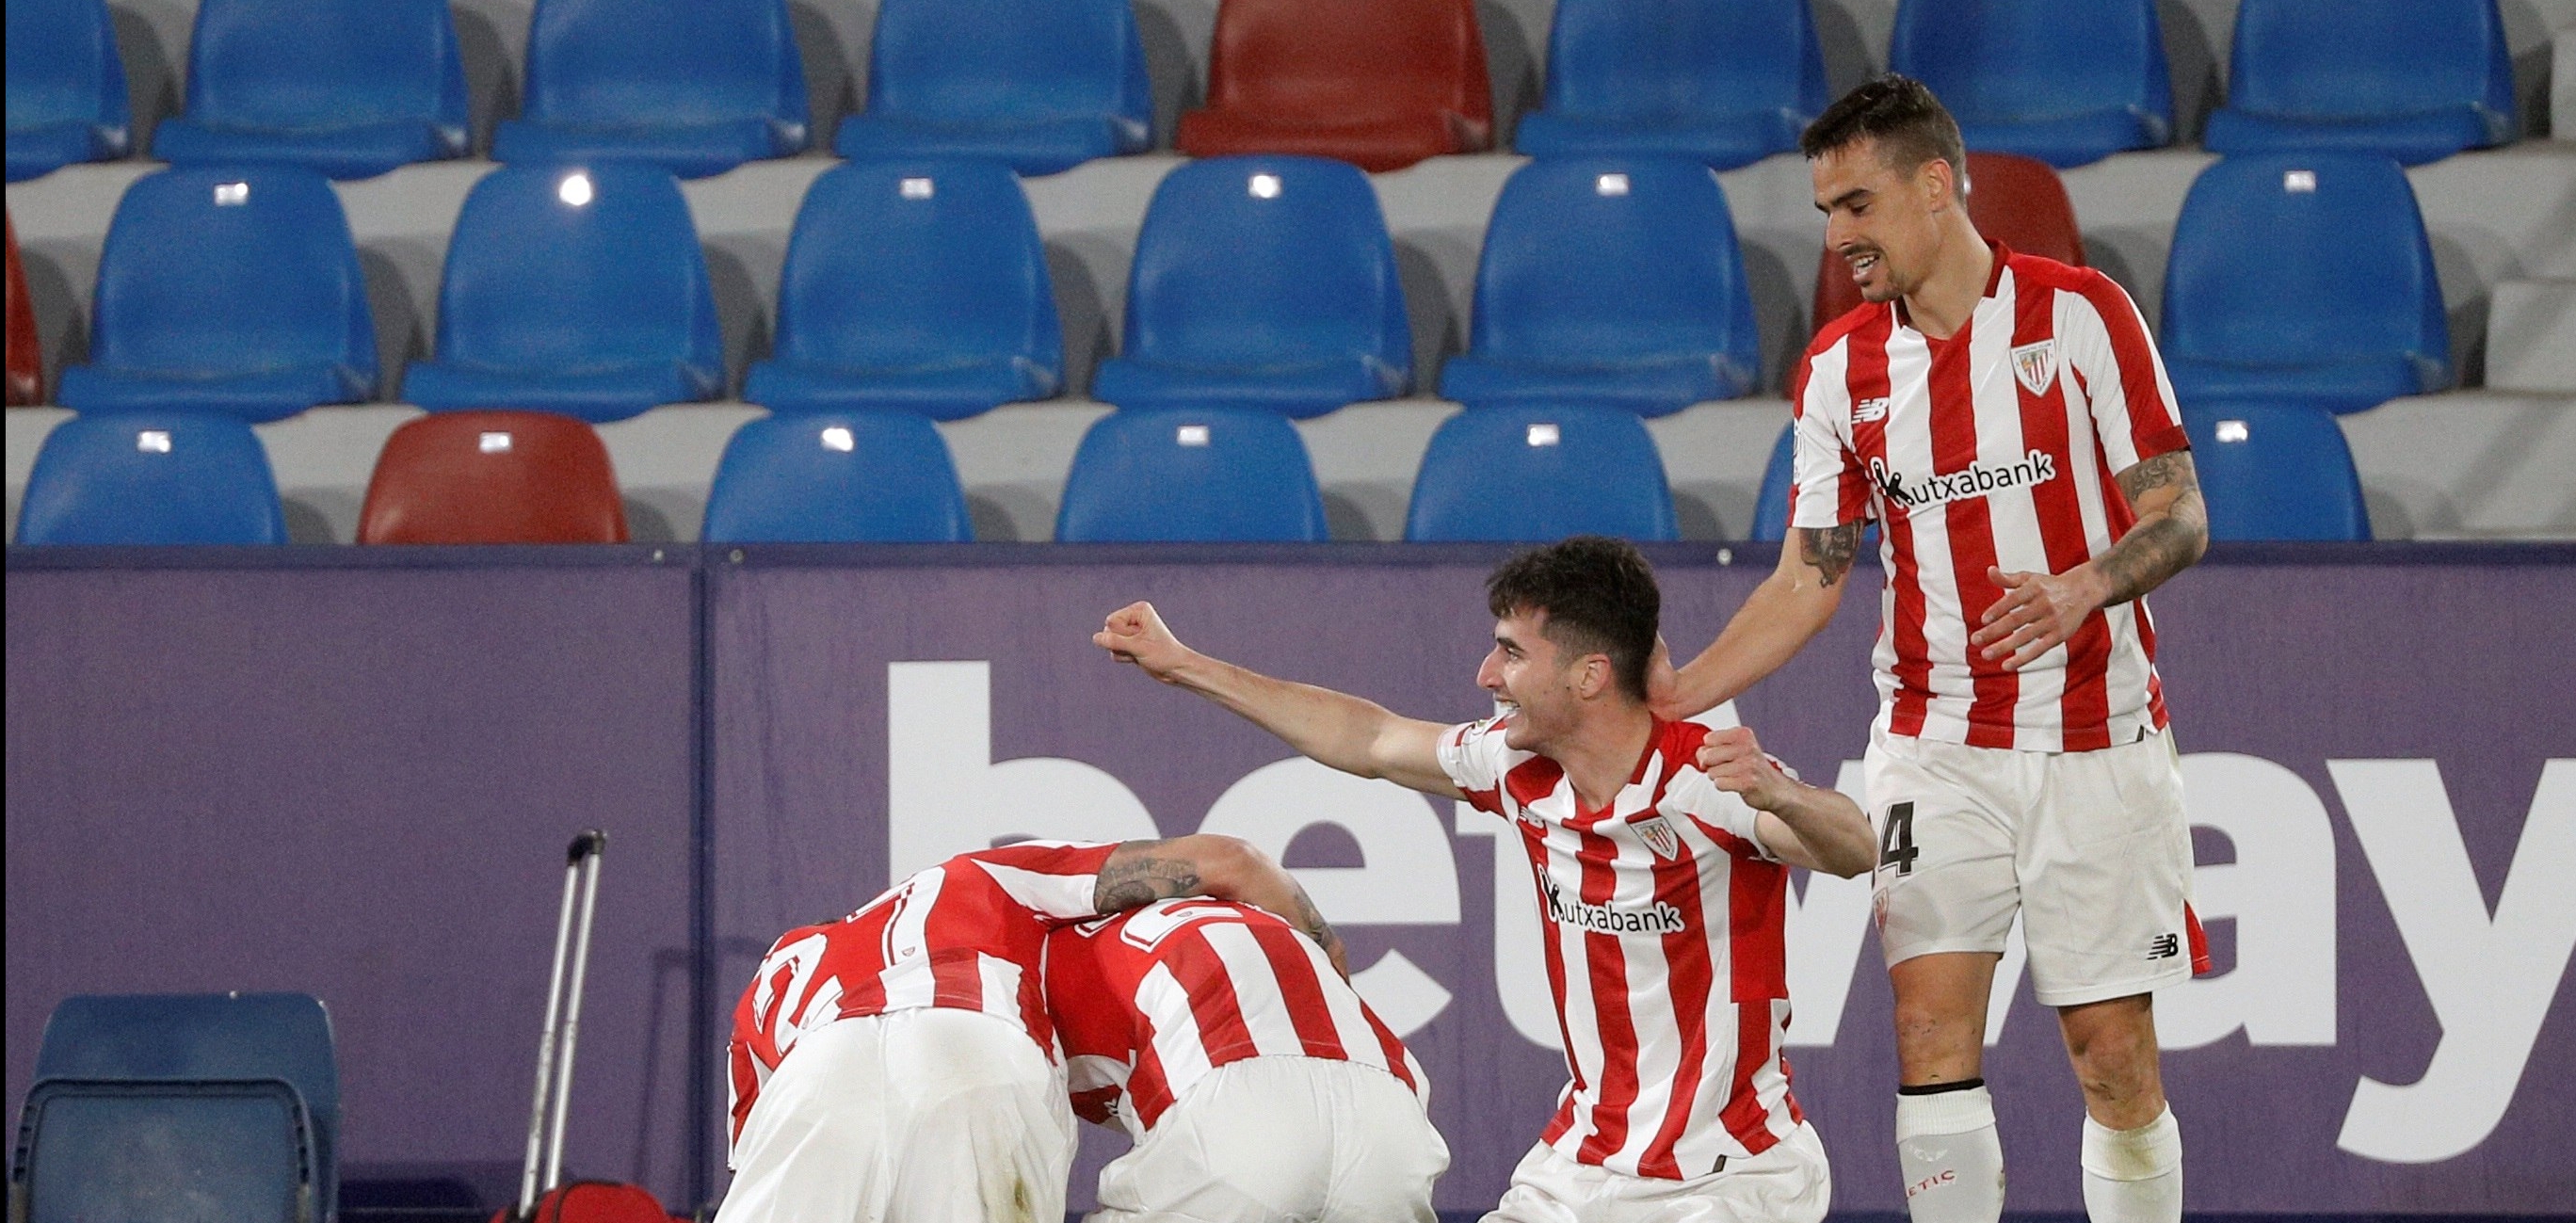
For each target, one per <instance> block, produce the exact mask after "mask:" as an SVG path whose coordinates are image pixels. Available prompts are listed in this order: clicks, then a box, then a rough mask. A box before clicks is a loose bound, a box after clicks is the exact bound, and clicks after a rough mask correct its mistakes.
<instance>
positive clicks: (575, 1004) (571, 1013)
mask: <svg viewBox="0 0 2576 1223" xmlns="http://www.w3.org/2000/svg"><path fill="white" fill-rule="evenodd" d="M607 846H608V834H607V833H604V832H601V831H599V830H598V829H596V828H594V829H591V830H589V831H587V832H584V833H582V834H581V836H579V837H577V838H575V839H574V841H573V851H574V852H575V853H578V854H581V855H582V857H581V864H580V871H581V883H582V888H581V924H580V925H579V926H578V927H576V928H575V930H574V933H573V946H572V981H571V984H570V985H569V986H568V987H567V988H566V989H565V991H564V1008H563V1043H562V1048H561V1050H560V1052H559V1053H558V1054H557V1056H556V1060H555V1067H554V1070H555V1088H554V1098H553V1100H552V1101H551V1103H552V1104H553V1106H554V1116H553V1118H552V1119H551V1120H550V1121H549V1122H548V1123H547V1134H546V1188H547V1189H548V1190H552V1189H553V1188H555V1187H556V1186H557V1185H560V1184H562V1183H563V1147H564V1111H565V1106H566V1105H567V1103H568V1102H569V1101H570V1099H571V1096H572V1056H573V1045H574V1043H575V1041H576V1039H577V1038H578V1036H579V1035H580V1032H581V986H582V981H583V980H584V978H585V977H586V976H587V975H588V973H589V970H590V927H591V917H592V915H593V914H594V912H595V911H596V910H597V908H598V906H599V854H600V851H601V850H602V849H605V848H607ZM585 851H586V852H585Z"/></svg>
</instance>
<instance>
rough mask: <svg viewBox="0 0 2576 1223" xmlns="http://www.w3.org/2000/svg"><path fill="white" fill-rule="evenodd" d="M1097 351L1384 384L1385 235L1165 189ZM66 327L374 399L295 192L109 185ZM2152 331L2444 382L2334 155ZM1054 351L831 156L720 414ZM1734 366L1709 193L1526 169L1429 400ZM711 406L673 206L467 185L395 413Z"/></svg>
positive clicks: (934, 382)
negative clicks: (424, 346) (405, 406)
mask: <svg viewBox="0 0 2576 1223" xmlns="http://www.w3.org/2000/svg"><path fill="white" fill-rule="evenodd" d="M1969 168H1970V172H1971V175H1970V181H1971V184H1972V187H1973V188H1974V189H1972V190H1971V192H1970V196H1969V198H1970V200H1971V207H1972V209H1974V210H1975V214H1976V216H1977V218H1978V220H1979V221H1980V223H1981V224H1984V225H1987V226H1989V228H1990V231H1991V232H1992V233H1993V234H1994V236H1996V237H1998V238H2000V239H2001V240H2003V241H2004V242H2006V243H2007V244H2008V245H2013V246H2016V247H2018V248H2023V249H2031V250H2034V251H2037V252H2039V253H2043V254H2049V255H2054V256H2057V257H2060V258H2067V259H2069V260H2071V261H2076V262H2080V261H2081V260H2082V258H2083V247H2082V239H2081V237H2080V235H2079V233H2078V231H2077V229H2076V225H2075V221H2074V216H2073V213H2072V210H2071V208H2069V207H2068V205H2067V203H2066V197H2065V193H2064V191H2063V189H2062V188H2061V187H2060V186H2059V185H2058V184H2057V182H2056V179H2055V175H2054V173H2053V172H2052V171H2050V170H2049V169H2048V168H2047V167H2046V166H2044V165H2041V164H2038V163H2036V162H2031V161H2027V160H2022V159H2008V158H2005V157H2002V156H1999V155H1988V154H1981V155H1976V156H1975V157H1974V158H1973V159H1972V160H1971V162H1970V167H1969ZM1988 176H1991V178H1989V177H1988ZM1979 183H1982V184H1983V185H1982V186H1976V184H1979ZM1821 258H1822V260H1823V265H1822V267H1821V268H1820V271H1819V275H1818V282H1817V286H1818V287H1817V303H1816V317H1817V318H1818V319H1819V320H1829V319H1831V318H1833V317H1836V316H1837V315H1838V314H1839V313H1841V312H1842V311H1844V310H1846V309H1848V308H1849V307H1850V306H1853V305H1856V304H1857V302H1856V301H1855V300H1853V299H1852V297H1851V288H1850V284H1849V280H1850V278H1849V276H1848V274H1846V273H1845V272H1844V271H1843V270H1842V269H1840V268H1839V267H1838V266H1837V264H1838V262H1839V261H1838V260H1836V259H1835V258H1834V257H1833V255H1832V254H1831V253H1830V252H1826V253H1824V254H1823V255H1822V256H1821ZM14 300H15V299H14V298H13V301H14ZM14 326H15V324H13V327H14ZM1123 333H1124V334H1123V343H1122V346H1121V355H1120V356H1118V357H1117V358H1114V359H1112V360H1109V361H1107V362H1105V363H1103V364H1102V366H1101V367H1100V369H1099V370H1098V371H1097V376H1096V377H1095V378H1094V380H1093V385H1092V387H1091V393H1092V396H1093V397H1094V398H1096V399H1099V400H1103V401H1106V402H1110V403H1115V404H1118V405H1119V406H1121V407H1127V408H1150V407H1157V406H1175V405H1186V406H1193V407H1196V406H1206V405H1219V406H1230V407H1257V408H1264V409H1268V410H1272V411H1277V412H1281V413H1284V414H1286V415H1289V416H1294V417H1306V416H1313V415H1316V414H1319V413H1323V412H1328V411H1332V410H1334V409H1336V408H1339V407H1341V406H1343V405H1345V404H1348V403H1352V402H1356V401H1362V400H1370V399H1384V398H1390V397H1395V396H1400V395H1403V394H1406V393H1408V391H1409V390H1410V389H1411V383H1412V378H1411V368H1412V361H1413V340H1412V335H1411V328H1410V325H1409V323H1408V320H1407V314H1406V309H1405V301H1404V292H1403V287H1402V285H1401V283H1400V280H1399V276H1398V270H1397V265H1396V260H1395V254H1394V250H1393V246H1392V243H1391V242H1390V240H1389V238H1388V236H1387V229H1386V225H1385V221H1384V218H1383V216H1382V215H1381V213H1380V211H1379V208H1378V203H1377V199H1376V196H1375V194H1374V193H1373V191H1372V190H1371V188H1370V185H1369V183H1368V180H1367V179H1366V177H1365V176H1364V175H1362V174H1361V173H1360V172H1359V171H1358V170H1357V169H1355V168H1353V167H1351V166H1349V165H1347V164H1344V163H1340V162H1335V161H1328V160H1323V159H1318V158H1306V157H1247V158H1217V159H1209V160H1205V161H1197V162H1190V163H1186V164H1184V165H1182V166H1180V167H1178V168H1176V169H1175V170H1174V171H1173V172H1172V173H1171V174H1169V175H1168V176H1167V177H1166V178H1165V179H1164V180H1163V182H1162V184H1161V185H1160V187H1159V188H1158V189H1157V191H1156V192H1155V196H1154V199H1153V202H1152V203H1151V204H1150V205H1149V207H1148V209H1147V212H1146V216H1145V219H1144V223H1143V226H1142V228H1141V229H1140V231H1139V233H1138V237H1137V250H1136V255H1135V258H1134V261H1133V263H1132V265H1131V268H1130V276H1129V286H1128V291H1127V296H1126V318H1125V325H1124V329H1123ZM91 337H92V338H91V344H90V355H91V362H90V363H89V364H87V365H79V366H73V367H70V368H69V369H67V370H66V371H65V372H64V375H63V379H62V387H61V390H60V395H59V398H60V400H61V402H62V403H63V405H64V406H67V407H70V408H73V409H75V410H79V411H107V410H116V411H132V410H174V409H175V410H206V411H225V412H231V413H233V414H236V415H240V416H243V417H245V418H247V419H252V420H268V419H276V418H279V417H282V416H286V415H291V414H293V413H296V412H300V411H302V410H304V409H305V408H307V407H310V406H313V405H315V404H321V403H341V402H355V401H362V400H365V399H368V398H370V397H371V396H372V394H373V390H374V387H375V385H376V383H377V381H378V370H377V365H376V344H375V337H374V329H373V326H372V323H371V318H370V314H369V311H368V305H367V295H366V289H365V284H364V279H363V276H362V274H361V272H360V269H359V264H358V257H357V252H356V249H355V246H354V243H353V242H352V241H351V239H350V236H349V229H348V224H347V221H346V219H345V217H344V216H343V215H342V214H341V212H340V206H339V203H338V200H337V197H336V196H335V195H334V194H333V192H332V190H331V188H330V186H329V184H328V183H326V182H325V181H324V180H322V179H321V178H320V177H319V176H316V175H314V174H312V173H311V172H309V171H300V170H295V169H293V168H289V167H260V168H245V169H241V170H221V169H211V168H201V169H172V170H168V171H164V172H161V173H158V174H154V175H151V176H147V177H145V178H143V179H140V180H138V181H136V183H135V184H134V185H133V186H132V187H131V188H130V189H128V191H127V192H126V194H125V197H124V199H123V200H122V201H121V203H120V204H119V206H118V208H117V212H116V216H115V219H114V221H113V222H112V223H111V225H110V227H109V230H108V235H107V241H106V244H105V246H104V248H103V249H102V251H101V254H100V260H99V269H98V288H97V292H96V294H95V296H94V298H93V311H92V317H91ZM2162 341H2163V347H2164V352H2165V357H2166V360H2167V363H2168V366H2169V369H2170V370H2171V372H2172V375H2173V379H2174V383H2175V386H2176V387H2177V389H2178V391H2179V393H2180V394H2181V395H2182V397H2183V399H2184V401H2185V402H2201V401H2205V400H2215V399H2221V398H2231V397H2233V398H2241V397H2246V396H2259V397H2265V398H2276V399H2284V400H2293V401H2305V402H2311V403H2315V404H2318V405H2320V406H2324V407H2328V408H2331V409H2333V410H2336V411H2354V410H2359V409H2364V408H2369V407H2372V406H2376V405H2377V404H2379V403H2381V402H2384V401H2386V400H2388V399H2392V398H2396V397H2399V396H2403V395H2412V394H2420V393H2424V392H2427V391H2431V390H2436V389H2440V388H2441V387H2444V386H2446V385H2448V382H2449V376H2450V375H2449V332H2448V322H2447V319H2446V317H2445V315H2444V312H2443V309H2442V296H2441V289H2440V284H2439V282H2438V280H2437V278H2436V276H2435V272H2434V267H2433V261H2432V254H2431V246H2430V242H2429V240H2428V239H2427V237H2426V235H2425V232H2424V226H2423V221H2422V218H2421V215H2420V214H2419V213H2418V211H2417V209H2416V205H2415V199H2414V194H2413V191H2412V188H2411V187H2410V186H2409V185H2408V183H2407V180H2406V176H2405V174H2404V173H2403V172H2402V171H2400V170H2399V169H2398V167H2397V166H2396V164H2395V163H2393V162H2390V161H2388V160H2386V159H2383V158H2375V157H2370V156H2366V155H2361V154H2315V155H2309V154H2297V155H2282V156H2272V157H2245V158H2229V159H2226V160H2223V161H2220V162H2218V163H2216V164H2214V165H2212V166H2211V167H2210V168H2209V169H2208V170H2207V171H2205V172H2204V173H2203V174H2202V175H2201V176H2200V178H2199V180H2198V181H2197V182H2195V183H2194V185H2193V187H2192V189H2191V192H2190V194H2189V196H2188V197H2187V199H2186V201H2185V203H2184V206H2183V209H2182V213H2181V215H2180V217H2179V218H2178V220H2177V222H2176V229H2175V237H2174V243H2173V249H2172V256H2171V259H2170V262H2169V264H2168V268H2167V277H2166V290H2165V297H2164V314H2163V320H2162ZM1062 349H1063V342H1062V336H1061V329H1060V324H1059V322H1058V318H1057V315H1056V311H1055V300H1054V294H1053V290H1052V287H1051V283H1050V279H1049V276H1048V272H1047V265H1046V255H1045V250H1044V246H1043V243H1042V241H1041V239H1040V237H1039V234H1038V231H1037V226H1036V222H1035V220H1034V218H1033V216H1032V214H1031V212H1030V210H1029V206H1028V202H1027V199H1026V197H1025V196H1024V195H1023V194H1022V191H1021V188H1020V186H1019V183H1018V181H1017V180H1016V179H1015V178H1014V177H1013V176H1012V175H1011V174H1010V173H1009V171H1008V170H1007V169H1005V168H1004V167H1001V166H999V165H998V164H994V163H989V162H966V161H956V162H918V163H904V162H891V163H856V162H854V163H849V164H846V165H842V166H839V167H836V168H835V169H833V170H831V171H829V172H827V173H825V174H824V175H822V176H821V177H820V178H818V179H817V180H815V183H814V185H813V187H812V188H811V190H810V191H809V192H808V194H807V196H806V198H805V200H804V202H803V206H802V208H801V209H800V211H799V214H798V217H797V221H796V225H795V230H794V233H793V235H792V237H791V239H790V241H789V245H788V250H787V255H786V261H785V264H784V267H783V271H782V276H781V283H780V290H779V303H778V313H777V325H776V339H775V343H774V345H773V352H772V355H771V356H770V358H769V359H767V360H764V361H761V362H758V363H757V364H755V365H753V366H752V368H751V370H750V374H749V377H748V379H747V384H746V386H745V397H746V398H748V399H750V400H751V401H753V402H755V403H760V404H763V405H765V406H767V407H769V408H771V409H773V410H777V411H781V412H807V411H819V410H846V409H852V408H861V407H868V408H904V409H908V410H912V411H916V412H921V413H923V414H925V415H929V416H932V417H936V418H939V419H954V418H957V417H962V416H967V415H972V414H974V413H978V412H982V411H985V410H987V409H989V408H991V407H993V406H995V405H996V404H999V403H1004V402H1010V401H1016V400H1028V399H1041V398H1046V397H1050V396H1053V395H1055V394H1057V393H1059V392H1060V391H1062V390H1063V389H1065V388H1064V386H1063V381H1064V378H1063V351H1062ZM12 360H13V362H14V361H16V360H17V358H16V357H14V356H13V358H12ZM31 360H32V358H31ZM1759 368H1760V360H1759V337H1758V336H1757V334H1756V330H1755V326H1754V318H1753V306H1752V299H1751V295H1750V292H1749V290H1748V288H1747V286H1746V277H1745V272H1744V267H1743V261H1742V256H1741V253H1740V251H1739V249H1738V246H1737V243H1736V240H1735V232H1734V227H1733V223H1732V222H1731V220H1730V219H1729V215H1728V210H1727V205H1726V198H1725V193H1724V191H1723V190H1722V189H1721V188H1720V187H1719V185H1718V183H1717V180H1716V177H1715V175H1714V174H1713V173H1711V172H1710V171H1709V170H1707V169H1706V168H1705V167H1703V166H1700V165H1698V164H1696V163H1692V162H1688V161H1683V160H1679V159H1673V158H1652V157H1636V158H1561V159H1560V158H1542V159H1539V160H1535V161H1532V162H1530V163H1528V164H1527V165H1525V166H1523V167H1522V168H1521V169H1520V170H1518V171H1517V172H1515V173H1514V174H1513V176H1512V177H1511V179H1510V180H1509V181H1508V182H1507V183H1506V185H1505V187H1504V189H1503V192H1502V194H1501V197H1500V199H1499V200H1498V201H1497V203H1496V205H1495V209H1494V213H1493V217H1492V220H1491V222H1490V224H1489V225H1488V227H1487V230H1486V234H1485V247H1484V252H1483V257H1482V261H1481V263H1480V265H1479V268H1478V272H1477V284H1476V292H1475V313H1474V319H1473V323H1472V326H1471V329H1470V337H1469V346H1468V349H1467V351H1465V352H1464V353H1461V354H1459V355H1456V356H1454V357H1451V358H1450V359H1449V360H1448V361H1447V362H1446V364H1445V366H1444V367H1443V369H1442V371H1441V374H1440V379H1439V384H1438V390H1439V392H1440V393H1441V394H1442V395H1443V396H1445V397H1448V398H1451V399H1455V400H1459V401H1462V402H1468V403H1475V404H1496V403H1506V402H1514V401H1529V400H1538V401H1560V400H1581V401H1586V402H1593V403H1600V404H1605V405H1610V406H1616V407H1621V408H1624V409H1627V410H1629V411H1633V412H1637V413H1641V414H1644V415H1649V416H1652V415H1660V414H1664V413H1668V412H1673V411H1678V410H1680V409H1681V408H1683V407H1685V406H1688V405H1689V404H1692V403H1697V402H1703V401H1708V400H1718V399H1728V398H1734V397H1737V396H1740V395H1743V394H1746V393H1748V392H1751V391H1752V390H1754V389H1755V387H1756V382H1757V371H1758V370H1759ZM724 386H725V369H724V362H723V358H722V352H721V341H720V337H719V333H718V327H717V323H716V317H715V307H714V299H713V294H712V290H711V288H710V282H709V278H708V273H707V267H706V262H705V258H704V255H703V253H702V252H701V250H700V248H699V245H698V242H697V238H696V234H695V231H694V230H693V228H692V227H691V224H690V220H689V215H688V208H687V204H686V202H685V201H684V200H683V199H682V197H681V195H680V192H679V188H678V186H677V184H676V182H674V180H672V179H671V178H670V177H669V176H668V175H667V174H664V173H662V172H661V171H659V170H658V169H655V168H652V167H649V166H642V165H637V164H634V163H616V162H611V163H601V164H599V165H595V166H591V167H587V168H554V167H536V166H511V167H504V168H502V169H499V170H497V171H495V172H493V173H492V174H490V175H488V176H486V177H485V178H484V179H483V180H481V181H480V182H479V183H477V184H476V185H475V187H474V189H473V191H472V193H471V194H470V195H469V196H468V197H467V199H466V201H465V204H464V208H463V210H462V212H461V214H460V216H459V218H458V221H457V225H456V230H455V233H454V235H453V237H452V238H451V240H450V241H449V244H448V250H447V265H446V275H445V281H444V284H443V286H442V289H441V293H440V299H439V308H438V333H437V340H436V352H435V356H434V357H433V358H432V359H430V360H427V361H421V362H415V363H414V364H413V365H412V366H411V367H410V370H409V372H408V374H407V376H406V377H405V378H404V381H403V396H404V398H405V399H407V400H408V401H410V402H412V403H416V404H418V405H420V406H422V407H424V408H428V409H430V410H432V411H448V410H460V409H468V408H491V407H502V408H533V409H538V410H545V411H555V412H563V413H567V414H570V415H574V416H579V417H581V418H583V419H586V420H591V421H608V420H616V419H622V418H624V417H628V416H632V415H635V414H636V413H639V412H642V411H645V410H646V409H648V408H651V407H653V406H656V405H659V404H666V403H680V402H689V401H694V400H705V399H712V398H715V397H717V396H719V395H720V394H722V393H723V390H724Z"/></svg>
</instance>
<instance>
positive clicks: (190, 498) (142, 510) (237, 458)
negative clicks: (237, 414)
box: [18, 412, 286, 544]
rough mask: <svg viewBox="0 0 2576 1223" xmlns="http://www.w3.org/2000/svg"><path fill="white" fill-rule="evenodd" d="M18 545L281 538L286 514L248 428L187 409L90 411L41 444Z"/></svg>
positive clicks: (264, 541) (21, 514)
mask: <svg viewBox="0 0 2576 1223" xmlns="http://www.w3.org/2000/svg"><path fill="white" fill-rule="evenodd" d="M18 542H19V543H22V544H282V543H285V542H286V515H285V512H284V510H283V509H282V508H281V507H280V506H279V505H278V500H277V477H276V476H275V475H274V474H272V473H271V472H270V470H269V466H268V452H267V451H266V450H265V449H262V448H261V446H260V444H259V438H258V437H257V436H255V435H254V434H252V433H251V431H250V426H249V425H248V424H245V423H243V422H242V421H239V420H236V419H233V418H231V417H227V416H214V415H206V414H195V413H186V412H142V413H121V412H105V413H85V414H83V415H79V416H75V417H72V418H71V419H69V420H66V421H64V422H62V423H61V424H59V425H56V426H54V429H53V432H51V433H48V434H46V435H45V442H44V445H43V446H42V447H40V448H39V449H38V450H37V451H36V463H35V468H34V470H33V471H31V472H30V473H29V474H28V477H27V497H26V501H25V503H24V504H23V505H21V506H20V507H19V510H18Z"/></svg>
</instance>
